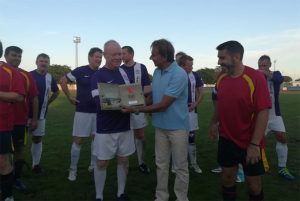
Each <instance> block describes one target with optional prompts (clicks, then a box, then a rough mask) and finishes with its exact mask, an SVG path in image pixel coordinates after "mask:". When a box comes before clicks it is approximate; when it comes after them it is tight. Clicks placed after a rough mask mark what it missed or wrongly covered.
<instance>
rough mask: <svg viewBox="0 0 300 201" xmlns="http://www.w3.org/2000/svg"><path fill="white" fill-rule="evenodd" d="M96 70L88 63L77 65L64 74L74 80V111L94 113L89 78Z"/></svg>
mask: <svg viewBox="0 0 300 201" xmlns="http://www.w3.org/2000/svg"><path fill="white" fill-rule="evenodd" d="M95 72H96V71H95V70H93V69H92V68H90V67H89V66H88V65H86V66H81V67H78V68H76V69H74V70H72V71H71V72H70V73H68V74H67V75H66V77H67V78H68V79H69V80H70V81H72V82H76V87H77V93H76V99H77V100H79V103H77V104H76V112H84V113H96V105H95V102H94V100H93V97H92V95H91V78H92V76H93V74H94V73H95Z"/></svg>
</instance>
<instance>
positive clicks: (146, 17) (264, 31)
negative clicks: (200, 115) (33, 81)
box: [0, 0, 300, 79]
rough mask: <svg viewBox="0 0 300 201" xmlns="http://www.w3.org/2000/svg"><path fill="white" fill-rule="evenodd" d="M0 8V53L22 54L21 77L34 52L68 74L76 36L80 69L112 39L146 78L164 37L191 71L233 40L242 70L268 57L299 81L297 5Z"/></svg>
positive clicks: (233, 1) (115, 0)
mask: <svg viewBox="0 0 300 201" xmlns="http://www.w3.org/2000/svg"><path fill="white" fill-rule="evenodd" d="M0 8H1V11H0V40H1V41H2V43H3V46H4V48H5V47H7V46H11V45H15V46H19V47H21V48H22V49H23V57H22V63H21V65H20V67H21V68H23V69H25V70H34V69H35V68H36V66H35V59H36V56H37V55H38V54H40V53H46V54H48V55H49V56H50V58H51V64H59V65H68V66H70V67H71V68H72V69H74V68H75V43H73V37H74V36H79V37H80V38H81V43H79V44H78V65H79V66H80V65H86V64H87V63H88V61H87V55H88V51H89V49H90V48H92V47H99V48H101V49H103V44H104V43H105V42H106V41H108V40H111V39H114V40H116V41H118V42H119V43H120V45H121V46H125V45H129V46H132V47H133V48H134V50H135V57H134V59H135V61H137V62H140V63H143V64H145V65H146V66H147V68H148V71H149V73H151V74H152V73H153V71H154V69H155V66H154V64H153V62H152V61H151V60H149V56H150V53H151V49H150V46H151V43H152V42H153V41H154V40H157V39H161V38H165V39H167V40H169V41H170V42H172V44H173V46H174V47H175V52H178V51H184V52H185V53H187V54H189V55H190V56H192V57H193V58H194V70H198V69H201V68H205V67H207V68H215V67H216V66H217V51H216V46H218V45H219V44H221V43H223V42H225V41H228V40H237V41H239V42H240V43H241V44H242V45H243V46H244V49H245V53H244V59H243V63H244V64H245V65H248V66H251V67H253V68H257V60H258V58H259V57H260V56H261V55H264V54H267V55H269V56H270V57H271V60H272V63H273V65H272V67H271V68H272V70H274V67H275V70H279V71H281V72H282V73H283V74H284V75H286V76H290V77H292V78H293V79H298V78H300V1H299V0H285V1H278V0H277V1H275V0H60V1H59V0H56V1H55V0H0ZM0 60H4V58H1V59H0ZM104 64H105V60H104V59H103V61H102V64H101V66H103V65H104ZM274 64H275V65H274Z"/></svg>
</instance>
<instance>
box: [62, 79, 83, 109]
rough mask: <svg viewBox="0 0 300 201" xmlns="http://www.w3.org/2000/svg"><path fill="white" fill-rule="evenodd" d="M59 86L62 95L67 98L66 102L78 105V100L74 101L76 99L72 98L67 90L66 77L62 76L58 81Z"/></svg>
mask: <svg viewBox="0 0 300 201" xmlns="http://www.w3.org/2000/svg"><path fill="white" fill-rule="evenodd" d="M60 86H61V89H62V90H63V92H64V94H65V95H66V97H67V98H68V100H69V101H70V103H71V104H73V105H76V103H79V101H78V100H76V98H73V97H72V96H71V93H70V90H69V88H68V79H67V77H66V76H63V77H62V78H61V79H60Z"/></svg>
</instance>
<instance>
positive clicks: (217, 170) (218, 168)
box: [211, 167, 222, 174]
mask: <svg viewBox="0 0 300 201" xmlns="http://www.w3.org/2000/svg"><path fill="white" fill-rule="evenodd" d="M211 172H213V173H217V174H219V173H221V172H222V168H221V167H217V168H215V169H212V170H211Z"/></svg>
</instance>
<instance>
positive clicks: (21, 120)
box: [14, 68, 38, 125]
mask: <svg viewBox="0 0 300 201" xmlns="http://www.w3.org/2000/svg"><path fill="white" fill-rule="evenodd" d="M17 69H18V71H19V72H20V73H21V75H22V77H23V85H24V86H25V100H24V101H23V102H21V103H16V104H15V107H14V112H15V114H16V115H15V119H14V125H26V124H27V121H28V116H29V102H30V98H32V97H35V96H38V89H37V86H36V83H35V81H34V79H33V77H32V75H31V74H30V73H28V72H27V71H25V70H23V69H21V68H17Z"/></svg>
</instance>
